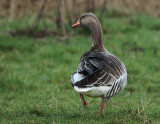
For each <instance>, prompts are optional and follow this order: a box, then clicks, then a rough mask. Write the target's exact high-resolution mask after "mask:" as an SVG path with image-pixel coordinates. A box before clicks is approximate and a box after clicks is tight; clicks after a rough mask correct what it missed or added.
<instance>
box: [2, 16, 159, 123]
mask: <svg viewBox="0 0 160 124" xmlns="http://www.w3.org/2000/svg"><path fill="white" fill-rule="evenodd" d="M2 22H3V23H2V24H3V25H2V26H1V29H0V30H1V31H6V30H11V29H12V30H14V29H16V28H23V27H25V26H24V25H25V24H24V23H22V22H21V21H19V22H17V21H13V22H8V21H6V20H4V19H2ZM102 26H103V32H104V37H103V42H104V45H105V47H106V49H107V50H108V51H110V52H111V53H113V54H115V55H116V56H118V57H119V58H120V59H121V60H122V61H123V62H124V64H125V65H126V68H127V72H128V82H127V86H126V87H125V89H124V90H123V91H122V92H121V93H120V94H118V95H117V96H115V97H113V98H111V99H110V101H109V102H108V103H107V104H106V106H105V108H104V110H103V113H102V116H101V117H100V116H98V112H99V109H100V102H101V99H100V98H99V99H98V98H97V99H96V98H89V97H85V99H86V102H87V107H86V108H85V109H84V108H83V107H82V105H81V101H80V98H79V94H78V93H77V92H76V91H74V89H73V88H72V86H71V85H70V75H71V74H72V73H73V72H74V71H75V70H76V68H77V65H78V63H79V59H80V56H81V55H82V54H83V53H84V52H85V51H87V50H89V49H90V46H91V38H90V37H89V33H88V32H86V34H85V35H84V33H83V31H85V29H69V30H70V31H71V33H70V34H69V38H67V39H66V40H62V38H61V37H59V36H51V37H46V38H29V37H25V36H16V37H11V36H8V35H4V34H3V33H1V34H0V35H1V36H0V63H1V64H0V122H1V123H2V124H5V123H42V124H44V123H49V124H51V123H56V124H59V123H62V124H63V123H70V124H71V123H72V124H73V123H76V124H84V123H87V124H91V123H92V124H93V123H94V124H99V123H154V124H155V123H157V124H158V123H160V104H159V103H160V90H159V89H160V78H159V76H160V62H159V56H160V45H159V44H160V18H155V17H152V16H146V15H137V14H135V15H130V16H122V17H114V16H108V17H104V19H103V20H102ZM79 30H81V31H79ZM75 32H76V33H75Z"/></svg>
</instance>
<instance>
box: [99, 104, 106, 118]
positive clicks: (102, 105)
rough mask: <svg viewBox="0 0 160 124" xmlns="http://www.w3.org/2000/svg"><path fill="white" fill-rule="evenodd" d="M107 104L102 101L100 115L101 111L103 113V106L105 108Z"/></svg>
mask: <svg viewBox="0 0 160 124" xmlns="http://www.w3.org/2000/svg"><path fill="white" fill-rule="evenodd" d="M105 105H106V103H105V102H102V103H101V108H100V111H99V116H100V115H101V113H102V111H103V108H104V106H105Z"/></svg>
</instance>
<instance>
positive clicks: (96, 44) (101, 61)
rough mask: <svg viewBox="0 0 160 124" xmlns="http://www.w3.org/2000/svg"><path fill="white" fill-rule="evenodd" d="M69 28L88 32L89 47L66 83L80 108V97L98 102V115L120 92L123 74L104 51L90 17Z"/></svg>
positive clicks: (97, 24)
mask: <svg viewBox="0 0 160 124" xmlns="http://www.w3.org/2000/svg"><path fill="white" fill-rule="evenodd" d="M72 27H73V28H76V27H87V28H89V30H90V32H91V36H92V47H91V49H90V50H89V51H87V52H85V53H84V54H83V55H82V56H81V58H80V63H79V65H78V68H77V70H76V71H75V72H74V73H73V74H72V75H71V77H70V82H71V84H72V86H73V87H74V89H75V90H76V91H77V92H78V93H79V94H80V98H81V101H82V105H83V107H86V101H85V100H84V97H83V95H86V96H89V97H93V98H97V97H101V98H102V102H101V106H100V107H101V108H100V111H99V115H101V113H102V111H103V108H104V106H105V104H106V102H107V101H108V100H109V99H110V98H111V97H113V96H115V95H117V94H118V93H119V92H120V91H122V90H123V89H124V87H125V85H126V83H127V71H126V68H125V65H124V64H123V62H122V61H121V60H120V59H119V58H117V57H116V56H114V55H113V54H111V53H109V52H108V51H107V50H106V49H105V48H104V46H103V43H102V27H101V24H100V22H99V20H98V19H97V17H96V16H95V15H94V14H92V13H85V14H83V15H82V16H81V17H80V19H79V20H78V21H77V22H76V23H75V24H74V25H72Z"/></svg>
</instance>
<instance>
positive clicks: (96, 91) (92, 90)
mask: <svg viewBox="0 0 160 124" xmlns="http://www.w3.org/2000/svg"><path fill="white" fill-rule="evenodd" d="M111 88H112V87H109V86H99V87H89V88H78V87H77V86H74V89H75V90H76V91H77V92H78V93H82V94H84V95H87V96H90V97H100V96H102V95H106V94H107V92H108V91H109V90H111Z"/></svg>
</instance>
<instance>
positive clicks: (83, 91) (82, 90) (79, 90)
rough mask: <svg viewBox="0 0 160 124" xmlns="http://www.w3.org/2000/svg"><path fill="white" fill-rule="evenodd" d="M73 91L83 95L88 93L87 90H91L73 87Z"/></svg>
mask: <svg viewBox="0 0 160 124" xmlns="http://www.w3.org/2000/svg"><path fill="white" fill-rule="evenodd" d="M74 89H75V90H76V91H77V92H78V93H85V92H88V91H89V90H91V89H92V88H79V87H77V86H74Z"/></svg>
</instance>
